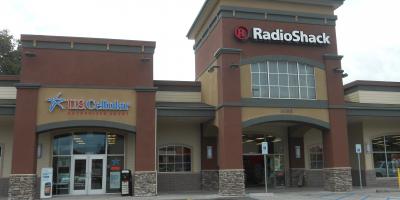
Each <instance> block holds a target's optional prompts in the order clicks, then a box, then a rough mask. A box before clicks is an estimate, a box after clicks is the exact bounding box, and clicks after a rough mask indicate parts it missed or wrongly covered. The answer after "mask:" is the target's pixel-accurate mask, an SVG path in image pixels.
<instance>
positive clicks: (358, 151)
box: [356, 144, 363, 189]
mask: <svg viewBox="0 0 400 200" xmlns="http://www.w3.org/2000/svg"><path fill="white" fill-rule="evenodd" d="M361 152H362V147H361V144H356V154H357V159H358V176H359V177H360V189H363V186H362V178H361V161H360V154H361Z"/></svg>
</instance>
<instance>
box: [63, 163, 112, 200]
mask: <svg viewBox="0 0 400 200" xmlns="http://www.w3.org/2000/svg"><path fill="white" fill-rule="evenodd" d="M71 168H72V170H71V175H72V178H71V184H70V187H71V188H70V191H71V193H72V194H81V195H82V194H104V193H105V192H106V156H105V155H79V156H72V166H71Z"/></svg>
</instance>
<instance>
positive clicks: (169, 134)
mask: <svg viewBox="0 0 400 200" xmlns="http://www.w3.org/2000/svg"><path fill="white" fill-rule="evenodd" d="M200 138H201V135H200V125H199V124H198V123H185V122H183V121H172V120H168V121H163V120H159V122H158V124H157V149H158V147H159V146H163V145H169V144H182V145H187V146H189V147H191V148H192V172H199V171H200V170H201V141H200ZM157 152H158V151H157ZM157 163H158V156H157ZM157 168H158V167H157Z"/></svg>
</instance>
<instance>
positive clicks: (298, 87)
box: [251, 60, 316, 99]
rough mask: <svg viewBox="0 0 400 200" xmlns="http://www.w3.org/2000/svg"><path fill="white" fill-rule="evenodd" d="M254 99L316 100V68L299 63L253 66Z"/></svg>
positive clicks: (261, 63)
mask: <svg viewBox="0 0 400 200" xmlns="http://www.w3.org/2000/svg"><path fill="white" fill-rule="evenodd" d="M251 79H252V91H253V97H258V98H276V99H315V98H316V94H315V77H314V68H313V67H311V66H309V65H304V64H301V63H297V62H286V61H272V60H269V61H265V62H260V63H255V64H252V65H251Z"/></svg>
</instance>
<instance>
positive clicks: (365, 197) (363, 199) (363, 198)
mask: <svg viewBox="0 0 400 200" xmlns="http://www.w3.org/2000/svg"><path fill="white" fill-rule="evenodd" d="M368 197H369V195H366V196H363V197H361V199H360V200H366V199H368Z"/></svg>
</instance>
